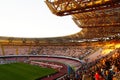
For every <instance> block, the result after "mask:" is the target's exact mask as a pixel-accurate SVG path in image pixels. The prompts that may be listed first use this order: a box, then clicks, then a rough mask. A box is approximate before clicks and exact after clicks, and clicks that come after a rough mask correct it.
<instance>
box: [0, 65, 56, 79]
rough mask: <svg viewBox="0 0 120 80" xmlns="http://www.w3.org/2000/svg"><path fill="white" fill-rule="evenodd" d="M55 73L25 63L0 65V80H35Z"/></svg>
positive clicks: (48, 69) (51, 70)
mask: <svg viewBox="0 0 120 80" xmlns="http://www.w3.org/2000/svg"><path fill="white" fill-rule="evenodd" d="M55 72H56V71H55V70H53V69H50V68H42V67H39V66H34V65H30V64H25V63H12V64H2V65H0V80H35V79H38V78H41V77H43V76H47V75H48V74H52V73H55Z"/></svg>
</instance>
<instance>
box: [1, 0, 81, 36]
mask: <svg viewBox="0 0 120 80" xmlns="http://www.w3.org/2000/svg"><path fill="white" fill-rule="evenodd" d="M80 30H81V29H80V28H79V27H78V26H77V25H76V24H75V23H74V21H73V20H72V17H71V16H63V17H60V16H56V15H54V14H52V12H51V11H50V10H49V8H48V7H47V5H46V4H45V2H44V0H0V36H6V37H27V38H47V37H61V36H67V35H71V34H75V33H77V32H79V31H80Z"/></svg>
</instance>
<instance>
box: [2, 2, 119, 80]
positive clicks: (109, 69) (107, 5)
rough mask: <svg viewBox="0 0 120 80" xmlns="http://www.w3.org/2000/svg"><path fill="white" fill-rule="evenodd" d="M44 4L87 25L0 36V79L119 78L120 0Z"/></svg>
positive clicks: (83, 79) (77, 22) (55, 11)
mask: <svg viewBox="0 0 120 80" xmlns="http://www.w3.org/2000/svg"><path fill="white" fill-rule="evenodd" d="M45 4H46V5H47V7H48V9H49V10H50V11H51V13H52V14H54V15H55V16H58V17H62V18H63V17H65V16H68V15H70V16H72V20H73V21H74V23H75V24H76V25H77V26H78V27H80V28H81V29H82V30H81V31H80V32H77V33H75V34H71V35H67V36H66V35H65V36H60V37H51V38H50V37H48V38H27V37H11V36H10V37H9V36H8V37H6V36H0V80H120V0H46V1H45ZM66 24H67V23H66Z"/></svg>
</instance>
